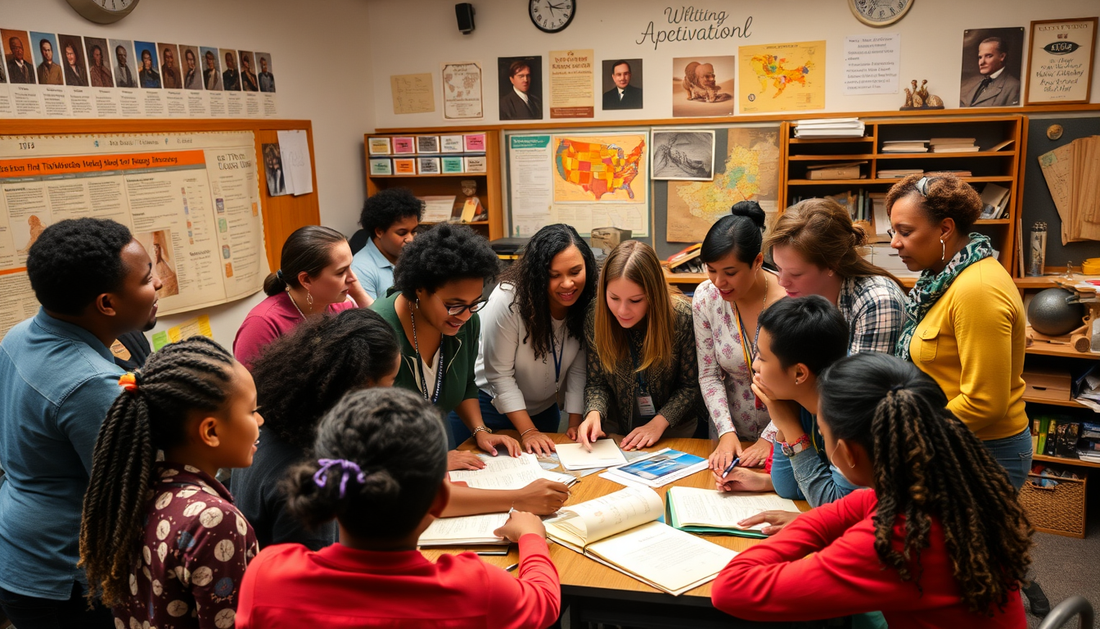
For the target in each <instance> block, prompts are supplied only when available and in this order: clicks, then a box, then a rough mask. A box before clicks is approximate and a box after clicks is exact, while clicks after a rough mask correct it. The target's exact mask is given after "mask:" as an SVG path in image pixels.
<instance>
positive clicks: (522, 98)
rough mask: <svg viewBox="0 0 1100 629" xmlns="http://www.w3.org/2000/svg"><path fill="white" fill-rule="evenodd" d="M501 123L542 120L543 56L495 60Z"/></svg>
mask: <svg viewBox="0 0 1100 629" xmlns="http://www.w3.org/2000/svg"><path fill="white" fill-rule="evenodd" d="M497 79H498V80H497V82H498V86H497V87H498V94H500V119H501V120H542V57H541V56H538V57H499V58H497Z"/></svg>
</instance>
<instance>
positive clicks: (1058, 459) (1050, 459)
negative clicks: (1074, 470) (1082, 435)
mask: <svg viewBox="0 0 1100 629" xmlns="http://www.w3.org/2000/svg"><path fill="white" fill-rule="evenodd" d="M1031 460H1032V461H1041V462H1043V463H1061V464H1063V465H1076V466H1078V467H1097V468H1100V463H1094V462H1092V461H1082V460H1081V459H1069V458H1066V457H1064V456H1048V455H1046V454H1033V455H1031ZM1054 480H1057V479H1054Z"/></svg>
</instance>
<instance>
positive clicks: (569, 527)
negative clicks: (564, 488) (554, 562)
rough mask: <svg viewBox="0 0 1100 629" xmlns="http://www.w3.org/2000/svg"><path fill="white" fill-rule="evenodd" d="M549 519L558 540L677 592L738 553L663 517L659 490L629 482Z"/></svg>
mask: <svg viewBox="0 0 1100 629" xmlns="http://www.w3.org/2000/svg"><path fill="white" fill-rule="evenodd" d="M558 513H559V514H560V515H558V516H557V517H555V518H552V519H550V520H547V521H546V523H545V524H546V535H547V537H549V538H550V539H551V540H553V541H554V542H555V543H557V544H560V545H561V546H564V547H565V548H568V549H570V550H572V551H574V552H577V553H580V554H582V555H584V556H585V557H588V558H590V559H592V560H594V561H597V562H599V563H601V564H603V565H605V566H607V567H609V568H611V569H612V570H617V571H619V572H621V573H623V574H625V575H627V576H630V577H633V578H635V579H637V580H639V581H641V582H642V583H645V584H647V585H649V586H651V587H654V588H657V589H658V590H661V591H663V592H667V593H669V594H672V595H673V596H679V595H680V594H683V593H684V592H687V591H688V590H691V589H693V588H696V587H698V586H700V585H703V584H704V583H707V582H709V581H711V580H713V579H714V577H716V576H717V575H718V573H719V572H721V570H722V568H724V567H725V566H726V564H727V563H729V561H730V560H731V559H733V558H734V556H736V555H737V553H736V552H735V551H733V550H730V549H728V548H724V547H722V546H719V545H718V544H715V543H712V542H708V541H707V540H705V539H701V538H699V537H695V536H694V535H692V534H691V533H685V532H684V531H679V530H677V529H674V528H672V527H671V526H669V525H667V524H665V523H663V522H659V521H658V520H659V519H661V517H662V516H663V515H664V503H663V502H662V501H661V496H660V495H658V494H657V492H656V491H654V490H652V489H650V488H649V487H641V486H630V487H627V488H626V489H622V490H619V491H617V492H615V493H612V494H608V495H606V496H602V497H600V498H596V499H594V500H589V501H586V502H582V503H580V504H577V505H572V506H569V507H565V508H564V509H562V510H561V511H559V512H558Z"/></svg>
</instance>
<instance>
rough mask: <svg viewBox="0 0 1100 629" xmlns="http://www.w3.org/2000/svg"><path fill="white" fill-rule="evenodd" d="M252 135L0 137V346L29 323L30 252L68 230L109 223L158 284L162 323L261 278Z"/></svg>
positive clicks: (250, 289) (244, 291)
mask: <svg viewBox="0 0 1100 629" xmlns="http://www.w3.org/2000/svg"><path fill="white" fill-rule="evenodd" d="M255 147H256V145H255V138H254V136H253V134H252V133H251V132H248V131H244V132H224V133H186V134H185V133H168V134H160V135H157V134H135V135H69V136H0V294H3V295H4V296H5V298H4V300H3V301H2V302H0V337H2V336H3V335H4V334H6V333H7V331H8V330H9V329H11V327H12V326H13V325H15V324H16V323H18V322H19V321H22V320H23V319H26V318H28V317H31V316H34V314H35V312H37V310H38V302H37V301H36V300H35V298H34V293H33V291H32V290H31V287H30V282H29V280H28V279H27V272H26V261H27V253H28V251H29V250H30V246H31V245H32V244H34V241H35V240H36V239H37V238H38V237H39V236H40V235H41V233H42V231H43V230H45V229H46V228H47V227H48V226H50V225H52V224H54V223H56V222H58V221H61V220H65V219H70V218H82V217H94V218H108V219H111V220H115V221H118V222H119V223H122V224H123V225H126V226H127V227H128V228H130V231H131V232H133V234H134V237H135V238H136V239H137V240H138V241H139V242H140V243H141V244H142V245H144V246H145V250H146V251H147V252H148V253H149V258H150V260H151V261H152V263H153V272H154V274H155V275H156V276H157V277H158V278H159V279H160V281H161V284H162V285H161V288H160V290H159V291H158V292H157V294H158V298H159V304H160V308H159V314H161V315H168V314H173V313H176V312H185V311H188V310H195V309H198V308H205V307H208V306H212V305H215V304H220V303H225V302H227V301H232V300H234V299H240V298H242V297H245V296H248V295H250V294H252V293H255V292H256V291H257V290H259V289H260V288H262V285H263V280H264V278H265V277H266V276H267V274H268V264H267V256H266V254H265V249H264V236H263V220H262V214H261V212H260V192H259V177H258V176H257V170H256V168H257V165H256V148H255Z"/></svg>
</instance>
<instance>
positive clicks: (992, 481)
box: [711, 353, 1032, 629]
mask: <svg viewBox="0 0 1100 629" xmlns="http://www.w3.org/2000/svg"><path fill="white" fill-rule="evenodd" d="M820 391H821V393H820V395H821V405H820V411H821V412H820V413H819V414H818V416H817V423H818V425H819V427H820V429H821V434H822V437H823V438H824V441H825V449H826V452H828V453H829V457H830V458H831V459H832V462H833V464H834V465H835V466H836V467H837V468H838V469H840V471H841V472H842V473H843V474H844V476H845V477H846V478H847V479H848V480H849V481H851V482H852V483H853V484H855V485H861V486H867V487H871V489H862V490H858V491H855V492H853V493H851V494H849V495H848V496H846V497H844V498H841V499H840V500H838V501H836V502H833V503H830V504H826V505H822V506H820V507H817V508H815V509H813V510H812V511H807V512H806V513H803V514H801V515H799V516H798V517H797V518H796V519H795V520H794V521H793V522H792V523H790V524H788V525H787V526H786V527H785V528H784V529H783V530H782V531H780V532H779V533H778V534H776V535H775V536H774V537H771V538H770V539H768V540H767V541H766V542H764V543H761V544H758V545H757V546H754V547H752V548H750V549H748V550H746V551H742V552H741V554H740V555H738V556H737V557H735V558H734V559H733V560H732V561H730V563H729V565H727V566H726V567H725V568H724V569H723V570H722V572H721V573H719V575H718V578H717V579H716V580H715V582H714V587H713V589H712V590H711V599H712V601H713V602H714V606H715V607H717V608H719V609H721V610H723V611H725V612H727V613H730V614H734V615H736V616H737V617H739V618H744V619H746V620H768V621H806V620H815V619H823V618H835V617H837V616H845V615H849V614H857V613H864V612H870V611H876V610H877V611H881V612H882V613H883V615H884V616H885V618H886V622H887V623H888V624H889V626H890V627H891V629H905V628H907V627H971V628H974V629H978V628H985V627H1012V628H1018V629H1022V628H1023V627H1026V626H1027V620H1026V618H1025V617H1024V608H1023V604H1022V603H1021V600H1020V591H1019V590H1020V581H1021V580H1023V579H1024V575H1025V574H1026V572H1027V567H1028V564H1029V563H1030V562H1031V559H1030V557H1029V556H1028V550H1029V548H1030V546H1031V533H1032V531H1031V527H1030V525H1029V524H1028V522H1027V518H1026V516H1025V515H1024V511H1023V508H1022V507H1021V506H1020V504H1019V503H1018V502H1017V501H1016V490H1015V488H1014V487H1013V486H1012V483H1010V482H1009V479H1008V476H1007V475H1006V474H1005V471H1004V468H1002V467H1001V466H1000V465H998V464H997V461H996V460H994V458H993V457H992V456H991V455H990V453H989V451H988V450H987V449H986V448H985V447H983V446H982V443H981V441H979V440H978V439H977V438H976V437H975V436H974V433H972V432H971V431H970V430H969V429H967V427H966V425H965V424H964V423H962V422H961V421H959V420H958V419H957V418H956V417H955V416H954V414H953V413H952V412H951V411H950V409H949V408H948V400H947V398H946V397H945V396H944V394H943V391H942V390H940V387H939V386H937V385H936V383H935V382H934V381H933V380H932V379H931V378H929V377H928V376H926V375H925V374H923V373H921V371H920V370H919V369H917V368H916V367H914V366H913V365H912V364H909V363H906V362H905V361H902V360H900V359H898V358H895V357H893V356H888V355H885V354H879V353H867V354H858V355H855V356H849V357H848V358H844V359H842V360H840V361H839V362H837V363H836V364H834V365H833V366H832V367H830V368H828V369H827V370H826V371H825V372H824V374H823V375H822V377H821V381H820ZM807 555H809V556H807ZM807 584H812V587H807Z"/></svg>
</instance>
